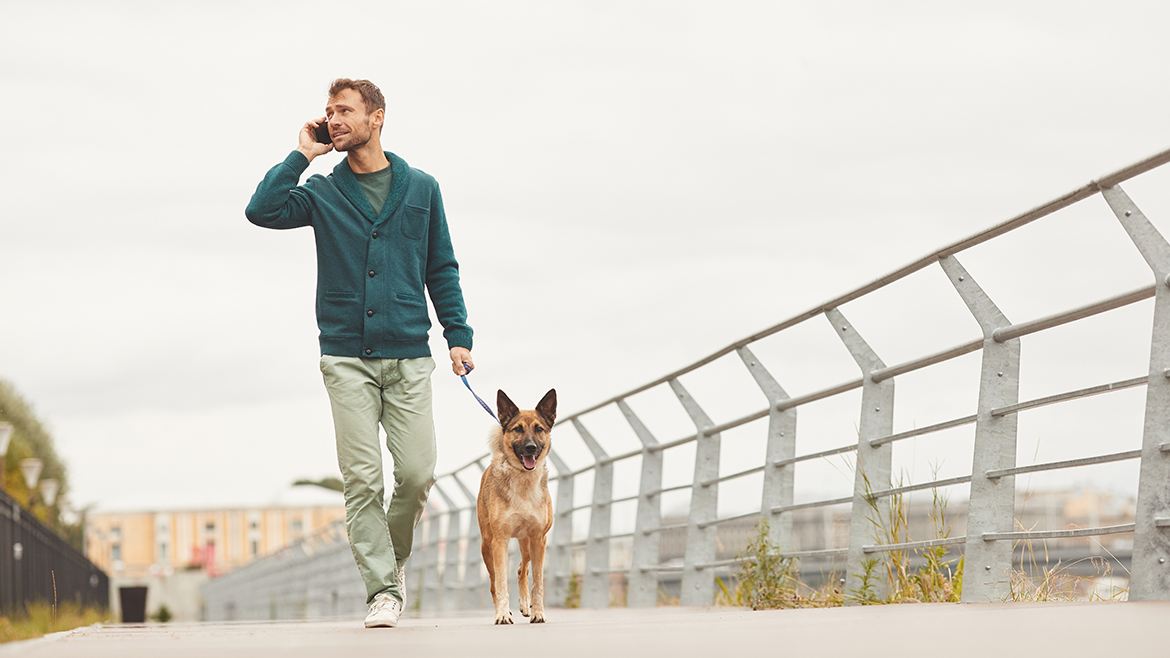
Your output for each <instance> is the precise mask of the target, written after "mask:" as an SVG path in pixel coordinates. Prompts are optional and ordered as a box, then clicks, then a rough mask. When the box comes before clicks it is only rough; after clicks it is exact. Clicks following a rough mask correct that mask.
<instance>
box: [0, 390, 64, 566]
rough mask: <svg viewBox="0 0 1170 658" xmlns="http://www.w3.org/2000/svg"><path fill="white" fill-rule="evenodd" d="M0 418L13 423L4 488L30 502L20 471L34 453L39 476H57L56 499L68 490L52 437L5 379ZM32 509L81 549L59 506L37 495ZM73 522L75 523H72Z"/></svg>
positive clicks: (19, 498)
mask: <svg viewBox="0 0 1170 658" xmlns="http://www.w3.org/2000/svg"><path fill="white" fill-rule="evenodd" d="M0 422H7V423H11V424H12V427H13V433H12V441H11V443H9V445H8V455H7V458H6V459H5V464H4V473H3V474H2V476H3V478H4V489H5V491H7V493H8V495H9V496H12V497H13V498H15V499H16V501H17V502H19V503H20V504H21V505H24V506H25V507H26V508H27V507H28V503H29V493H30V492H29V490H28V486H26V485H25V482H24V476H23V475H21V472H20V460H22V459H28V458H30V457H35V458H37V459H39V460H41V462H42V463H43V464H44V467H43V469H42V470H41V479H42V480H44V479H49V478H52V479H54V480H57V482H58V484H59V488H58V491H57V497H58V499H60V498H62V497H64V496H65V495H67V494H68V492H69V474H68V471H67V470H66V468H65V463H64V462H63V461H62V460H61V458H60V457H59V456H58V455H57V450H56V448H54V447H53V437H52V436H51V435H50V434H49V431H48V430H46V429H45V426H44V425H43V424H42V423H41V421H40V419H39V418H37V416H36V414H35V413H34V412H33V409H32V406H31V405H29V403H28V402H26V401H25V399H24V397H23V396H21V395H20V393H19V392H18V391H17V390H16V387H15V386H13V385H12V384H11V383H10V382H8V381H7V380H3V379H0ZM32 513H33V515H34V516H36V517H37V518H38V519H40V520H41V522H42V523H44V524H45V525H47V526H49V527H50V528H53V529H54V530H56V531H57V533H58V534H60V535H61V536H62V537H64V538H66V539H68V540H69V541H70V543H73V544H75V546H76V547H77V548H78V549H80V548H81V544H80V538H81V532H80V529H79V528H77V527H73V526H67V525H66V524H64V523H62V521H61V518H60V511H59V508H57V509H50V508H49V507H48V506H46V505H45V504H44V501H42V500H40V497H39V496H38V497H37V499H36V504H35V505H34V507H33V509H32ZM74 525H76V524H74Z"/></svg>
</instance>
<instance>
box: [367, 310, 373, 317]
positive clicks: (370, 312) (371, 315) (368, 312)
mask: <svg viewBox="0 0 1170 658" xmlns="http://www.w3.org/2000/svg"><path fill="white" fill-rule="evenodd" d="M366 317H367V318H372V317H374V312H373V311H366Z"/></svg>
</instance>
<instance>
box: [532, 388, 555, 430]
mask: <svg viewBox="0 0 1170 658" xmlns="http://www.w3.org/2000/svg"><path fill="white" fill-rule="evenodd" d="M536 413H538V414H540V415H541V416H544V417H545V418H546V419H548V424H549V425H552V424H553V423H555V422H557V389H555V388H550V389H548V393H545V394H544V397H543V398H541V399H540V403H539V404H537V405H536ZM550 429H551V428H550Z"/></svg>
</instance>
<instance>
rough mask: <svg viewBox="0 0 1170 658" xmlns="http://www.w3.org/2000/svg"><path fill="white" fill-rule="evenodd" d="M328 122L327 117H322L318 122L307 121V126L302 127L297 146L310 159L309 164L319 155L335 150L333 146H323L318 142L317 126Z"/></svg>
mask: <svg viewBox="0 0 1170 658" xmlns="http://www.w3.org/2000/svg"><path fill="white" fill-rule="evenodd" d="M326 121H327V119H326V118H325V117H321V118H320V119H317V120H316V121H306V122H305V125H303V126H301V133H300V135H299V136H298V139H299V142H298V144H297V150H298V151H300V152H301V153H303V154H304V156H305V157H306V158H308V159H309V162H312V161H313V158H315V157H317V156H318V155H325V154H326V153H328V152H330V151H332V150H333V145H332V144H322V143H321V142H318V141H317V132H316V131H317V126H319V125H321V124H323V123H325V122H326Z"/></svg>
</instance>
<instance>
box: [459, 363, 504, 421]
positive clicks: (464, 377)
mask: <svg viewBox="0 0 1170 658" xmlns="http://www.w3.org/2000/svg"><path fill="white" fill-rule="evenodd" d="M463 369H464V370H466V371H467V373H468V374H471V370H472V367H471V365H469V364H468V363H466V362H465V363H464V364H463ZM459 378H460V379H462V380H463V385H464V386H466V387H467V390H468V391H471V396H472V397H474V398H475V401H476V402H478V403H479V406H481V407H483V410H484V411H486V412H488V414H490V415H491V417H492V419H493V420H495V421H496V424H497V425H499V424H500V419H499V418H496V412H494V411H492V408H491V407H489V406H488V403H486V402H484V401H483V398H481V397H479V396H478V395H476V394H475V391H474V390H472V388H471V384H469V383H468V382H467V375H460V376H459Z"/></svg>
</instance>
